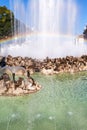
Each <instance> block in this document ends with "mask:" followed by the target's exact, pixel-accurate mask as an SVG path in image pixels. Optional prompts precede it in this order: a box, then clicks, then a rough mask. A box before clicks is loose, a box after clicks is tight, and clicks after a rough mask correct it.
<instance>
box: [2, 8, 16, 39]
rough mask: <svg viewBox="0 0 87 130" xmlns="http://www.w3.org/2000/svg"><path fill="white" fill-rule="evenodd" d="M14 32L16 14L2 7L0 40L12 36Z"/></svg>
mask: <svg viewBox="0 0 87 130" xmlns="http://www.w3.org/2000/svg"><path fill="white" fill-rule="evenodd" d="M13 30H14V14H13V12H11V11H10V10H9V9H7V8H6V7H5V6H3V7H1V6H0V38H5V37H6V36H12V32H13Z"/></svg>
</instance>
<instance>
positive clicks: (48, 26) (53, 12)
mask: <svg viewBox="0 0 87 130" xmlns="http://www.w3.org/2000/svg"><path fill="white" fill-rule="evenodd" d="M10 5H11V9H12V10H13V11H14V13H15V17H17V18H18V19H20V21H22V22H23V23H25V25H26V27H27V28H30V29H31V30H32V34H31V33H28V32H27V29H26V31H25V34H24V36H23V35H21V36H20V38H19V36H16V37H15V38H14V40H11V39H10V41H8V42H7V41H6V42H5V44H4V45H3V44H2V48H1V54H2V55H8V54H11V55H13V56H18V55H20V56H29V57H32V58H46V57H47V56H48V57H51V58H55V57H65V56H67V55H73V56H81V55H82V54H86V52H87V45H86V44H84V43H83V42H82V43H79V42H78V43H77V42H76V36H75V26H76V18H77V5H76V2H75V1H74V0H66V1H65V0H61V1H60V0H37V1H36V0H28V1H27V3H25V2H24V1H23V0H19V1H18V0H15V1H11V0H10ZM20 5H21V6H20ZM14 28H15V30H17V29H18V32H19V33H21V34H22V33H23V32H24V30H23V29H24V26H22V24H20V23H19V27H18V28H17V27H16V25H15V27H14ZM7 43H11V44H9V46H8V45H6V44H7ZM14 50H15V51H14Z"/></svg>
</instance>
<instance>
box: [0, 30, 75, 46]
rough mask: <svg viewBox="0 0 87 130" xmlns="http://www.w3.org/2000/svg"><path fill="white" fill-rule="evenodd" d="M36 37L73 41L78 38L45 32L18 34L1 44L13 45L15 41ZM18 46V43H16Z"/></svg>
mask: <svg viewBox="0 0 87 130" xmlns="http://www.w3.org/2000/svg"><path fill="white" fill-rule="evenodd" d="M34 36H39V37H42V36H45V37H55V38H67V39H71V38H74V39H75V38H76V36H73V35H69V34H67V35H65V34H58V33H45V32H30V33H29V32H28V33H24V34H18V35H16V36H13V37H8V38H5V39H1V40H0V44H1V45H2V44H11V41H14V40H20V39H21V38H24V39H25V37H34ZM15 44H16V42H15Z"/></svg>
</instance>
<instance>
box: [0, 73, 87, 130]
mask: <svg viewBox="0 0 87 130" xmlns="http://www.w3.org/2000/svg"><path fill="white" fill-rule="evenodd" d="M33 78H34V79H35V80H36V81H38V82H39V83H40V84H41V85H42V86H43V87H42V89H41V90H40V91H39V92H37V93H35V94H30V95H28V96H20V97H0V130H87V72H81V73H77V74H72V75H71V74H59V75H53V76H45V75H42V74H40V73H38V74H37V73H36V74H34V75H33Z"/></svg>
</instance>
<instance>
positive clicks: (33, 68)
mask: <svg viewBox="0 0 87 130" xmlns="http://www.w3.org/2000/svg"><path fill="white" fill-rule="evenodd" d="M2 58H3V57H2ZM5 62H6V64H7V65H8V66H22V67H24V68H25V69H26V70H29V72H30V74H32V73H34V72H42V73H44V74H56V73H64V72H70V73H74V72H78V71H84V70H87V55H83V56H81V57H73V56H67V57H65V58H54V59H50V58H48V57H47V58H46V59H44V60H43V61H40V60H36V59H32V58H28V57H25V58H23V57H21V56H18V57H12V56H10V55H8V56H7V57H6V58H5Z"/></svg>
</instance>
